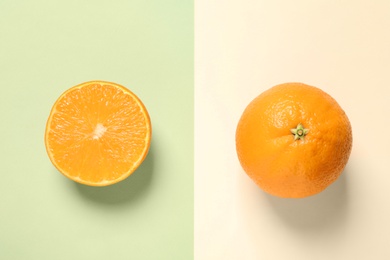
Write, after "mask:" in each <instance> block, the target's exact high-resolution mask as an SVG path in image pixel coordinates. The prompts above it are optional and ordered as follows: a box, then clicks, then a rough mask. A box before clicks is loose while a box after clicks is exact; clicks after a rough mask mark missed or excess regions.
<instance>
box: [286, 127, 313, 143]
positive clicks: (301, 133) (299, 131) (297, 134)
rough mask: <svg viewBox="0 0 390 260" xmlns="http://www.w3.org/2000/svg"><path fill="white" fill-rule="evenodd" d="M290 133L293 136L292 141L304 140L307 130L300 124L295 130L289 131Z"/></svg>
mask: <svg viewBox="0 0 390 260" xmlns="http://www.w3.org/2000/svg"><path fill="white" fill-rule="evenodd" d="M290 131H291V133H292V134H293V135H294V140H298V139H300V140H302V141H303V140H304V139H305V135H307V133H308V132H309V129H305V128H304V127H303V125H302V124H301V123H299V124H298V126H297V128H295V129H291V130H290Z"/></svg>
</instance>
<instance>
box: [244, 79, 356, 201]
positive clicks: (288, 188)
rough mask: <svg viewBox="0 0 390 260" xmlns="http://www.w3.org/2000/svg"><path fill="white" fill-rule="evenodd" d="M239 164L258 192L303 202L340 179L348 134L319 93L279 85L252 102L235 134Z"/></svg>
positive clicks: (344, 121)
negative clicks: (260, 189)
mask: <svg viewBox="0 0 390 260" xmlns="http://www.w3.org/2000/svg"><path fill="white" fill-rule="evenodd" d="M236 149H237V155H238V158H239V161H240V163H241V165H242V167H243V169H244V170H245V172H246V173H247V174H248V175H249V177H250V178H251V179H252V180H253V181H254V182H255V183H256V184H257V185H258V186H259V187H260V188H262V189H263V190H264V191H266V192H267V193H270V194H272V195H275V196H279V197H283V198H303V197H307V196H311V195H314V194H317V193H319V192H321V191H323V190H324V189H325V188H326V187H328V186H329V185H330V184H331V183H333V182H334V181H335V180H336V179H337V178H338V177H339V176H340V174H341V173H342V171H343V169H344V167H345V165H346V164H347V161H348V158H349V155H350V153H351V149H352V129H351V124H350V122H349V120H348V117H347V115H346V114H345V112H344V111H343V109H342V108H341V107H340V106H339V104H338V103H337V102H336V101H335V100H334V99H333V98H332V97H331V96H330V95H328V94H327V93H325V92H324V91H322V90H320V89H319V88H316V87H312V86H308V85H305V84H302V83H285V84H280V85H277V86H275V87H272V88H270V89H268V90H267V91H265V92H263V93H262V94H260V95H259V96H258V97H256V98H255V99H254V100H253V101H252V102H251V103H250V104H249V105H248V106H247V107H246V109H245V111H244V112H243V114H242V116H241V118H240V121H239V123H238V126H237V130H236Z"/></svg>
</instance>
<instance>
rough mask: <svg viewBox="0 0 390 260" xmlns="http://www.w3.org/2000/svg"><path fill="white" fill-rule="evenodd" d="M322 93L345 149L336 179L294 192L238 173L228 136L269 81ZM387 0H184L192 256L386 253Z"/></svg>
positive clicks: (389, 255) (389, 231)
mask: <svg viewBox="0 0 390 260" xmlns="http://www.w3.org/2000/svg"><path fill="white" fill-rule="evenodd" d="M288 81H300V82H304V83H307V84H311V85H315V86H317V87H320V88H322V89H323V90H324V91H326V92H328V93H329V94H330V95H332V96H333V97H334V98H335V99H336V100H337V101H338V102H339V104H340V105H341V106H342V107H343V108H344V110H345V111H346V113H347V115H348V116H349V118H350V120H351V123H352V127H353V135H354V143H353V151H352V154H351V157H350V160H349V163H348V165H347V167H346V170H345V171H344V173H343V175H342V176H341V177H340V179H339V180H338V181H337V182H336V183H334V184H333V185H332V186H331V187H329V188H328V189H327V190H326V191H324V192H323V193H321V194H319V195H316V196H313V197H310V198H307V199H302V200H288V199H287V200H286V199H279V198H276V197H272V196H269V195H266V194H265V193H264V192H262V191H261V190H260V189H259V188H257V187H256V186H255V185H254V184H253V183H252V181H251V180H250V179H249V178H248V177H247V176H246V175H245V174H244V172H243V170H242V169H241V167H240V165H239V162H238V160H237V157H236V153H235V143H234V134H235V127H236V124H237V122H238V119H239V117H240V115H241V113H242V111H243V110H244V108H245V107H246V105H247V104H248V103H249V102H250V101H251V100H252V99H253V98H254V97H255V96H257V95H258V94H260V93H261V92H262V91H264V90H266V89H267V88H269V87H271V86H273V85H276V84H278V83H283V82H288ZM389 96H390V1H387V0H383V1H378V0H377V1H325V0H323V1H304V0H298V1H283V0H277V1H260V0H243V1H222V0H219V1H208V0H197V1H196V3H195V259H197V260H207V259H212V260H215V259H224V260H230V259H231V260H236V259H245V260H252V259H273V260H279V259H300V260H305V259H307V260H309V259H310V260H313V259H316V260H317V259H324V260H325V259H326V260H328V259H390V247H389V246H388V243H389V240H390V221H389V220H390V205H389V203H388V201H387V200H388V199H389V198H390V189H389V183H390V175H389V167H388V162H389V160H390V156H389V155H390V150H389V147H390V134H389V131H390V119H389V114H390V98H389Z"/></svg>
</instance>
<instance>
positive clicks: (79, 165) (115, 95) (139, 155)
mask: <svg viewBox="0 0 390 260" xmlns="http://www.w3.org/2000/svg"><path fill="white" fill-rule="evenodd" d="M151 134H152V128H151V122H150V117H149V114H148V111H147V110H146V108H145V106H144V104H143V103H142V102H141V100H140V99H139V98H138V97H137V96H136V95H135V94H134V93H133V92H131V91H130V90H128V89H127V88H125V87H123V86H121V85H119V84H116V83H111V82H106V81H90V82H85V83H82V84H80V85H77V86H74V87H72V88H70V89H69V90H67V91H65V92H64V93H63V94H62V95H61V96H60V97H59V98H58V100H57V101H56V102H55V104H54V106H53V108H52V110H51V112H50V116H49V119H48V121H47V124H46V132H45V145H46V150H47V153H48V155H49V158H50V160H51V162H52V163H53V164H54V166H55V167H56V168H57V169H58V170H59V171H60V172H61V173H62V174H64V175H65V176H66V177H68V178H70V179H71V180H74V181H76V182H79V183H82V184H86V185H90V186H106V185H110V184H114V183H117V182H119V181H121V180H124V179H125V178H127V177H128V176H129V175H131V174H132V173H133V172H134V171H135V170H136V169H137V168H138V166H139V165H140V164H141V163H142V161H143V160H144V159H145V157H146V155H147V153H148V151H149V147H150V141H151Z"/></svg>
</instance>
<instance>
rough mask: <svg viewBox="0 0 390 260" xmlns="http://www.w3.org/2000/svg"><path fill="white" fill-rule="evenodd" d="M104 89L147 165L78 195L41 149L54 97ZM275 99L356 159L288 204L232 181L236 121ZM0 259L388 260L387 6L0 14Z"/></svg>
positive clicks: (176, 3)
mask: <svg viewBox="0 0 390 260" xmlns="http://www.w3.org/2000/svg"><path fill="white" fill-rule="evenodd" d="M95 79H100V80H107V81H114V82H117V83H119V84H122V85H124V86H126V87H128V88H129V89H131V90H132V91H133V92H135V93H136V94H137V95H138V96H139V97H140V98H141V99H142V101H143V102H144V104H145V105H146V107H147V109H148V111H149V113H150V116H151V119H152V124H153V140H152V144H151V150H150V153H149V155H148V157H147V159H146V160H145V161H144V163H143V164H142V166H141V167H140V168H139V169H138V170H137V172H135V173H134V174H133V175H132V176H130V177H129V178H128V179H126V180H125V181H123V182H121V183H118V184H116V185H113V186H109V187H104V188H96V187H87V186H83V185H80V184H76V183H74V182H72V181H70V180H68V179H66V178H65V177H63V176H62V175H61V174H60V173H58V172H57V170H56V169H55V168H54V167H53V166H52V165H51V163H50V161H49V159H48V157H47V155H46V151H45V147H44V142H43V136H44V130H45V123H46V119H47V117H48V115H49V112H50V109H51V106H52V105H53V103H54V102H55V100H56V99H57V97H58V96H59V95H60V94H61V93H62V92H63V91H65V90H66V89H68V88H70V87H71V86H73V85H76V84H79V83H81V82H84V81H89V80H95ZM288 81H300V82H304V83H307V84H311V85H315V86H317V87H320V88H322V89H323V90H324V91H326V92H328V93H329V94H331V95H332V96H333V97H334V98H335V99H336V100H337V101H338V102H339V103H340V105H341V106H342V107H343V108H344V110H345V111H346V113H347V115H348V116H349V118H350V121H351V123H352V127H353V136H354V143H353V151H352V154H351V157H350V161H349V163H348V165H347V167H346V169H345V171H344V173H343V175H342V176H341V177H340V179H339V180H338V181H337V182H336V183H334V184H333V185H332V186H331V187H329V188H328V189H327V190H326V191H324V192H323V193H321V194H319V195H316V196H313V197H310V198H307V199H302V200H286V199H279V198H276V197H272V196H269V195H266V194H265V193H263V192H262V191H261V190H259V189H258V188H257V187H256V186H255V185H254V184H253V183H252V182H251V181H250V180H249V178H248V177H247V176H246V175H245V173H244V172H243V171H242V169H241V167H240V165H239V163H238V160H237V158H236V154H235V144H234V133H235V127H236V124H237V121H238V119H239V117H240V114H241V112H242V111H243V109H244V108H245V106H246V105H247V104H248V103H249V102H250V101H251V100H252V99H253V98H254V97H255V96H257V95H258V94H260V93H261V92H262V91H264V90H266V89H267V88H269V87H271V86H273V85H276V84H279V83H283V82H288ZM0 90H1V92H0V93H1V94H0V115H1V116H0V120H1V121H0V134H1V135H0V136H1V142H0V158H1V161H0V259H1V260H3V259H4V260H8V259H9V260H24V259H28V260H30V259H31V260H36V259H39V260H46V259H56V260H57V259H59V260H62V259H75V260H79V259H96V260H103V259H134V260H138V259H139V260H144V259H145V260H149V259H150V260H160V259H161V260H191V259H195V260H220V259H222V260H241V259H242V260H257V259H265V260H268V259H270V260H274V259H275V260H284V259H300V260H313V259H315V260H317V259H320V260H322V259H324V260H325V259H326V260H327V259H358V260H360V259H362V260H364V259H380V260H381V259H384V260H385V259H390V248H389V246H388V241H389V239H390V221H389V219H390V206H389V203H388V202H387V200H388V199H389V198H390V192H389V188H388V187H389V183H390V177H389V173H390V171H389V167H388V165H387V163H388V161H389V158H390V151H389V148H388V147H390V137H389V134H388V133H389V129H390V119H389V114H390V102H389V100H390V2H389V1H386V0H378V1H368V0H359V1H325V0H320V1H308V0H307V1H306V0H298V1H286V0H277V1H264V0H243V1H238V0H236V1H222V0H216V1H206V0H166V1H163V0H148V1H145V0H143V1H142V0H128V1H125V0H118V1H103V0H102V1H92V0H87V1H75V0H69V1H44V0H37V1H27V0H25V1H23V0H20V1H10V0H4V1H1V2H0Z"/></svg>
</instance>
